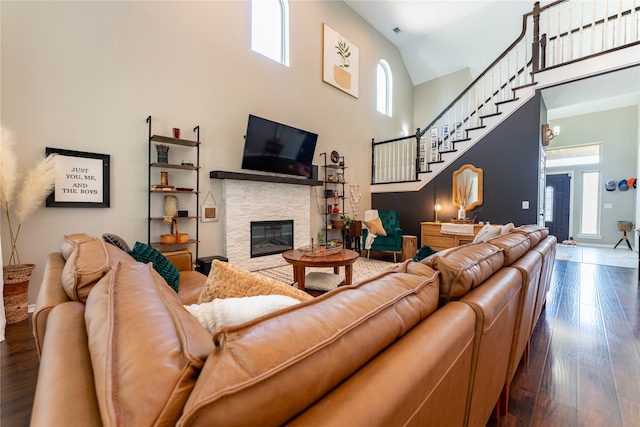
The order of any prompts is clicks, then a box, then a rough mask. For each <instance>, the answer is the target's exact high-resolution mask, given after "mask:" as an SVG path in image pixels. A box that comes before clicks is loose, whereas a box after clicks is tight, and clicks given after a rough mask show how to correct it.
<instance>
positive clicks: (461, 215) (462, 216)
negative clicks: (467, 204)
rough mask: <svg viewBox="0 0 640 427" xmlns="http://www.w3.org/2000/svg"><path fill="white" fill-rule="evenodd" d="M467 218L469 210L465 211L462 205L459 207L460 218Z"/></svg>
mask: <svg viewBox="0 0 640 427" xmlns="http://www.w3.org/2000/svg"><path fill="white" fill-rule="evenodd" d="M466 218H467V211H465V210H464V208H463V207H460V209H458V219H466Z"/></svg>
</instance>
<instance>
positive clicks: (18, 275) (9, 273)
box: [2, 264, 36, 323]
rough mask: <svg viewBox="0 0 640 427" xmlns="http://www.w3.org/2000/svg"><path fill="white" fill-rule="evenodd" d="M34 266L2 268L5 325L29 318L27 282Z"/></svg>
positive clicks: (20, 265)
mask: <svg viewBox="0 0 640 427" xmlns="http://www.w3.org/2000/svg"><path fill="white" fill-rule="evenodd" d="M34 268H36V266H35V264H15V265H5V266H3V267H2V277H3V279H4V289H3V292H2V297H3V300H4V310H5V315H6V318H7V323H16V322H20V321H22V320H25V319H26V318H27V317H28V316H29V281H30V280H31V273H32V272H33V269H34Z"/></svg>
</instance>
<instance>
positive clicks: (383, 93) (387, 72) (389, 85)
mask: <svg viewBox="0 0 640 427" xmlns="http://www.w3.org/2000/svg"><path fill="white" fill-rule="evenodd" d="M392 92H393V77H392V75H391V68H390V67H389V64H388V63H387V61H385V60H384V59H382V60H380V62H378V94H377V98H378V111H379V112H381V113H382V114H386V115H387V116H389V117H391V103H392V99H393V97H392Z"/></svg>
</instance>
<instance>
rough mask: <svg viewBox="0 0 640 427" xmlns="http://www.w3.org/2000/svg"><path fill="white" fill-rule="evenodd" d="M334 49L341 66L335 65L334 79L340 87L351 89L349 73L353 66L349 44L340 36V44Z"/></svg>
mask: <svg viewBox="0 0 640 427" xmlns="http://www.w3.org/2000/svg"><path fill="white" fill-rule="evenodd" d="M334 47H335V48H336V53H337V54H338V57H339V58H340V65H336V64H333V77H334V79H335V81H336V83H338V85H339V86H340V87H343V88H345V89H347V90H348V89H351V73H350V72H349V71H348V68H349V66H350V65H351V62H350V60H349V58H350V57H351V52H350V51H349V44H348V43H347V42H346V41H344V40H343V39H342V37H339V36H338V44H337V45H336V46H334Z"/></svg>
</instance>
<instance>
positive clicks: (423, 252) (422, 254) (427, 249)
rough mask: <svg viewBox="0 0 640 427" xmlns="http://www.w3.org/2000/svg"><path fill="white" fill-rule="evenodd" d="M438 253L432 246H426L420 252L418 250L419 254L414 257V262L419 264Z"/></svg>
mask: <svg viewBox="0 0 640 427" xmlns="http://www.w3.org/2000/svg"><path fill="white" fill-rule="evenodd" d="M436 252H438V251H436V250H435V249H433V248H432V247H431V246H427V245H424V246H423V247H421V248H420V250H418V252H416V254H415V255H414V257H413V260H414V261H415V262H418V261H420V260H422V259H425V258H426V257H428V256H429V255H433V254H435V253H436Z"/></svg>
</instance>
